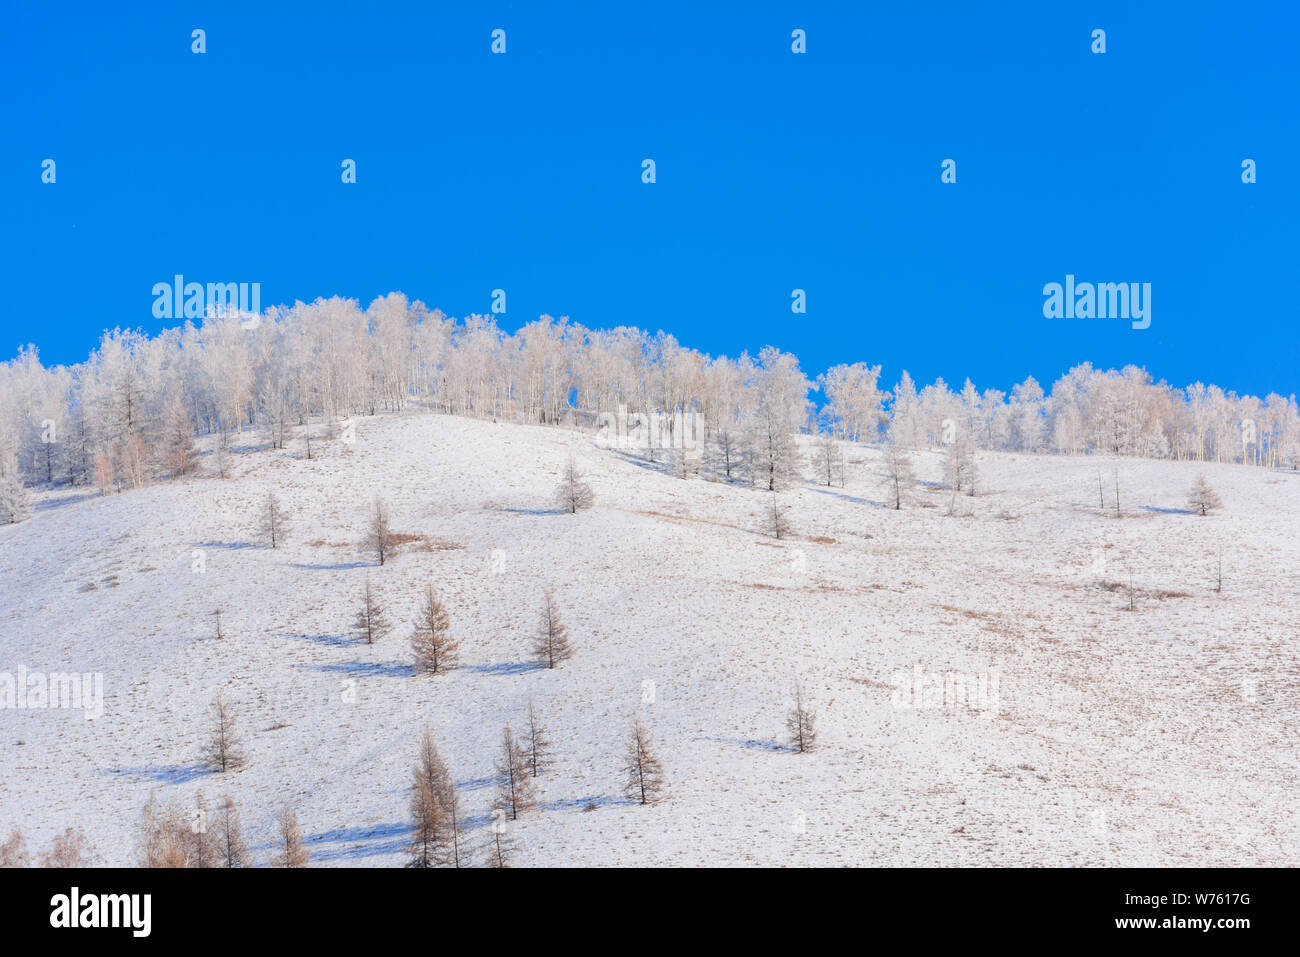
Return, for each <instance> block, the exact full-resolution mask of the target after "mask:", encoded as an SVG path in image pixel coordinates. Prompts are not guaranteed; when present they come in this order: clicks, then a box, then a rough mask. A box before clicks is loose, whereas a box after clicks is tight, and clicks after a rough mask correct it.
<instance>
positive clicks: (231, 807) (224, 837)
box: [213, 797, 253, 867]
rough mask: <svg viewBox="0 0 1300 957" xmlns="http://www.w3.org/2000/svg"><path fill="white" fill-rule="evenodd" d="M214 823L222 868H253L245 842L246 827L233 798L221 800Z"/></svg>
mask: <svg viewBox="0 0 1300 957" xmlns="http://www.w3.org/2000/svg"><path fill="white" fill-rule="evenodd" d="M213 823H214V833H215V835H216V844H217V862H218V864H219V865H220V866H221V867H251V866H252V863H253V860H252V857H251V856H250V855H249V853H248V844H247V842H245V840H244V825H243V822H242V821H241V820H240V817H239V808H237V807H235V802H234V800H233V799H232V798H230V797H223V798H222V799H221V803H220V804H218V805H217V810H216V814H215V820H214V822H213Z"/></svg>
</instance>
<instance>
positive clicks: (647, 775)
mask: <svg viewBox="0 0 1300 957" xmlns="http://www.w3.org/2000/svg"><path fill="white" fill-rule="evenodd" d="M623 774H624V779H623V793H624V794H626V795H627V796H628V798H629V799H630V800H633V801H636V802H637V803H639V804H654V803H655V802H656V801H658V800H659V799H660V798H661V797H662V796H663V793H664V788H665V787H666V783H667V782H666V778H665V775H664V768H663V765H662V764H660V763H659V759H658V758H656V757H655V755H654V753H653V751H652V750H651V745H650V732H649V731H647V730H646V727H645V725H644V724H642V723H641V720H640V719H639V718H638V719H637V721H636V722H635V723H634V724H633V725H632V733H631V736H630V737H629V738H628V743H627V752H626V760H625V763H624V765H623Z"/></svg>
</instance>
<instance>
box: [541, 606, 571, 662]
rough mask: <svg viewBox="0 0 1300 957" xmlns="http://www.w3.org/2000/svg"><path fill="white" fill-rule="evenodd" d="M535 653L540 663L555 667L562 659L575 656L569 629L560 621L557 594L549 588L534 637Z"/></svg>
mask: <svg viewBox="0 0 1300 957" xmlns="http://www.w3.org/2000/svg"><path fill="white" fill-rule="evenodd" d="M533 654H534V655H535V656H536V658H537V661H538V663H539V664H541V665H542V666H544V667H546V668H554V667H555V666H556V665H558V664H559V663H560V662H561V661H566V660H567V659H569V658H572V657H573V644H572V642H570V641H569V629H568V627H567V626H565V624H564V622H562V621H560V610H559V608H558V607H557V606H556V604H555V595H554V594H553V593H552V592H551V591H550V590H549V589H547V591H546V593H545V594H544V595H543V597H542V613H541V615H540V616H539V617H538V620H537V633H536V635H535V636H534V638H533Z"/></svg>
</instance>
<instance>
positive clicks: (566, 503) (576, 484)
mask: <svg viewBox="0 0 1300 957" xmlns="http://www.w3.org/2000/svg"><path fill="white" fill-rule="evenodd" d="M555 502H556V504H557V505H558V506H559V507H560V508H561V509H562V510H563V511H566V512H569V513H570V514H575V515H576V514H577V513H578V511H579V510H580V509H584V508H591V506H592V504H593V503H594V502H595V495H594V494H593V493H592V491H591V486H590V485H588V484H587V483H586V482H584V481H583V480H582V473H581V472H579V471H578V466H577V464H576V463H575V462H574V461H573V456H569V458H568V460H567V461H566V462H565V463H564V469H563V470H562V471H561V473H560V487H559V488H558V489H556V492H555Z"/></svg>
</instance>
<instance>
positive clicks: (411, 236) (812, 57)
mask: <svg viewBox="0 0 1300 957" xmlns="http://www.w3.org/2000/svg"><path fill="white" fill-rule="evenodd" d="M602 6H603V7H607V8H606V9H602ZM602 6H597V5H596V4H591V3H584V4H576V3H545V2H539V3H518V4H499V3H498V4H494V3H456V4H446V3H441V2H439V3H434V2H419V3H384V2H350V3H346V4H340V3H334V2H328V0H326V2H319V0H318V2H312V3H302V4H289V3H266V2H259V3H231V2H220V3H216V2H214V3H199V4H187V3H180V2H159V3H103V2H98V0H97V2H93V3H92V2H83V3H58V2H45V3H24V4H12V5H10V6H9V7H8V8H7V9H6V13H5V29H4V32H3V36H2V37H0V101H2V103H3V107H2V113H0V115H2V122H3V133H2V134H0V137H2V141H3V144H4V145H3V149H2V150H0V217H2V219H0V262H2V263H3V270H4V272H3V276H4V280H5V289H4V307H3V310H2V311H0V347H2V348H3V354H4V355H5V356H10V355H12V354H13V350H14V349H16V347H17V346H18V345H19V344H20V343H24V342H28V341H31V342H35V343H36V344H37V345H38V346H39V347H40V349H41V352H42V355H43V357H44V358H45V360H46V361H47V362H50V363H53V362H71V361H78V360H80V359H82V358H84V357H85V354H86V353H87V351H88V350H89V349H90V347H91V346H92V345H93V344H94V342H95V340H96V339H97V337H98V335H99V333H100V331H101V330H102V329H104V328H105V327H112V326H115V325H122V326H139V327H142V328H145V329H147V330H150V331H156V330H157V329H158V328H159V327H160V326H162V325H165V324H168V323H164V322H161V321H159V320H155V319H154V318H153V316H152V313H151V306H152V302H153V298H152V295H151V292H150V290H151V288H152V286H153V284H154V283H156V282H159V281H165V280H170V278H171V277H172V276H173V275H174V274H175V273H183V274H184V275H185V276H186V278H187V279H189V280H197V281H201V282H209V281H212V282H217V281H221V282H224V281H246V282H252V281H257V282H260V283H261V284H262V303H263V305H264V306H265V305H269V304H272V303H278V302H292V301H293V300H295V299H305V300H310V299H314V298H315V297H317V296H329V295H333V294H340V295H343V296H350V297H356V298H358V299H360V300H361V301H362V304H363V305H364V304H366V303H368V302H369V301H370V300H371V299H372V298H374V297H375V296H376V295H379V294H382V293H385V292H388V291H391V290H394V289H400V290H402V291H404V292H406V293H407V294H408V295H410V296H411V297H412V298H420V299H423V300H424V301H425V302H426V303H427V304H429V305H430V306H431V307H432V306H437V307H441V308H442V309H443V310H444V311H446V312H448V313H450V314H452V315H464V314H466V313H468V312H472V311H478V312H486V311H488V308H489V304H490V298H489V297H490V294H491V291H492V290H493V289H494V288H497V287H501V288H504V289H505V290H506V292H507V295H508V307H509V308H508V313H507V314H506V316H505V317H503V318H502V320H501V321H502V325H503V326H505V327H506V328H507V329H511V330H513V329H514V328H517V327H518V326H519V325H522V324H523V323H525V322H527V321H530V320H532V319H535V318H536V317H537V316H538V315H539V314H541V313H544V312H545V313H550V314H552V315H555V316H560V315H568V316H570V317H571V318H572V319H573V320H575V321H577V322H581V323H584V324H586V325H589V326H594V327H612V326H615V325H622V324H631V325H639V326H643V327H645V328H648V329H650V330H652V331H653V330H656V329H660V328H662V329H664V330H666V331H669V332H671V333H673V334H674V335H676V336H677V337H678V339H679V340H681V341H682V342H683V343H685V344H688V345H691V346H694V347H696V348H699V349H702V350H705V351H708V352H710V353H713V354H715V355H716V354H719V353H725V354H728V355H736V354H738V353H739V352H740V351H741V350H742V349H746V348H748V349H750V350H751V351H756V350H757V349H758V348H760V347H761V346H763V345H765V344H769V343H770V344H773V345H776V346H779V347H781V348H783V349H787V350H790V351H792V352H795V353H796V354H797V355H799V357H800V359H801V360H802V363H803V366H804V368H805V370H807V371H809V372H810V373H812V374H815V373H816V372H819V371H821V370H822V369H824V368H825V367H826V366H827V365H830V364H833V363H836V362H853V361H859V360H865V361H869V362H872V363H877V362H878V363H881V364H883V365H884V366H885V379H886V380H887V382H888V383H889V384H892V383H893V382H894V381H895V380H896V378H897V376H898V373H899V371H900V370H901V369H902V368H904V367H906V368H907V369H908V370H910V371H911V373H912V374H913V376H914V377H916V378H918V379H920V380H923V381H929V380H932V379H934V378H935V377H936V376H943V377H944V378H946V379H948V380H949V381H950V382H953V383H954V384H955V385H958V386H959V385H960V383H961V381H962V379H963V377H965V376H967V375H969V376H970V377H972V378H973V379H974V380H975V382H976V383H977V384H978V385H979V386H981V387H990V386H991V387H997V388H1003V389H1006V388H1009V386H1010V385H1011V384H1012V383H1013V382H1015V381H1019V380H1020V379H1023V378H1024V376H1025V375H1027V374H1033V375H1035V376H1037V377H1038V378H1040V379H1043V380H1051V379H1054V378H1055V377H1056V376H1057V375H1059V374H1060V373H1062V372H1064V371H1065V370H1066V369H1067V368H1068V367H1069V366H1071V365H1073V364H1075V363H1078V362H1081V361H1084V360H1091V361H1092V362H1093V363H1095V364H1098V365H1108V366H1109V365H1119V364H1123V363H1127V362H1134V363H1138V364H1142V365H1145V366H1146V367H1147V368H1148V369H1149V370H1150V371H1151V372H1152V373H1153V374H1154V375H1155V376H1156V377H1157V378H1166V379H1168V380H1169V381H1170V382H1172V383H1174V384H1179V385H1181V384H1185V383H1187V382H1189V381H1192V380H1194V379H1201V380H1205V381H1213V382H1216V383H1219V384H1221V385H1223V386H1224V387H1225V388H1232V389H1236V390H1238V391H1239V392H1255V393H1260V394H1262V393H1266V392H1268V391H1270V390H1276V391H1279V392H1282V393H1284V394H1289V393H1291V392H1294V391H1297V390H1300V361H1298V357H1300V322H1298V320H1300V315H1298V314H1297V313H1298V307H1297V303H1298V302H1300V261H1298V257H1297V251H1298V248H1297V247H1298V244H1297V241H1296V237H1297V230H1298V229H1300V217H1298V215H1297V214H1298V213H1300V186H1298V185H1297V183H1298V178H1297V170H1296V162H1297V158H1298V157H1300V111H1298V110H1297V95H1298V94H1300V66H1298V63H1300V54H1298V53H1297V50H1298V49H1300V37H1298V35H1297V26H1300V13H1298V12H1297V5H1296V4H1294V3H1280V2H1279V3H1276V4H1252V3H1232V4H1228V3H1222V4H1217V5H1213V6H1211V5H1202V4H1197V3H1185V2H1180V3H1161V4H1148V3H1133V2H1119V3H1090V4H1084V3H1077V4H1076V3H996V4H995V3H987V4H976V3H969V4H966V3H947V4H938V3H930V4H926V3H917V2H893V3H871V4H865V3H847V2H846V3H837V4H829V3H817V4H788V3H787V4H774V3H761V2H745V3H728V4H725V5H723V4H716V3H715V4H705V5H700V4H696V3H674V4H654V3H637V4H619V5H612V4H611V5H602ZM497 27H500V28H503V29H505V30H506V31H507V53H506V54H505V55H504V56H497V55H492V54H491V53H490V51H489V46H490V33H491V31H492V30H493V29H494V28H497ZM194 28H202V29H204V30H206V31H207V52H206V53H205V54H203V55H196V54H193V53H191V52H190V45H191V39H190V32H191V30H193V29H194ZM794 28H802V29H804V30H806V31H807V37H808V52H807V53H806V54H805V55H795V54H793V53H791V51H790V42H791V41H790V32H791V30H793V29H794ZM1095 28H1102V29H1104V30H1105V31H1106V36H1107V52H1106V53H1105V54H1104V55H1096V54H1093V53H1092V52H1091V51H1090V45H1091V38H1090V34H1091V31H1092V30H1093V29H1095ZM47 157H48V158H53V159H54V160H55V161H56V163H57V182H56V183H55V184H54V185H45V184H42V183H41V181H40V174H41V161H42V160H43V159H45V158H47ZM647 157H650V158H653V159H655V161H656V163H657V173H658V182H657V183H655V184H654V185H644V184H643V183H642V182H641V161H642V159H644V158H647ZM1247 157H1249V158H1252V159H1254V160H1256V161H1257V163H1258V180H1259V181H1258V182H1257V183H1256V184H1253V185H1244V184H1243V183H1242V182H1241V162H1242V160H1243V159H1245V158H1247ZM344 158H352V159H355V160H356V161H357V164H358V182H357V183H356V184H355V185H345V184H343V183H342V182H341V181H340V172H341V171H340V163H341V162H342V160H343V159H344ZM945 158H953V159H955V160H956V161H957V164H958V166H957V179H958V181H957V183H956V184H955V185H944V184H941V183H940V178H939V174H940V163H941V161H942V160H944V159H945ZM1066 273H1073V274H1075V275H1076V276H1077V277H1078V278H1079V279H1080V280H1093V281H1107V282H1110V281H1114V282H1119V281H1135V282H1150V283H1151V284H1152V307H1153V309H1152V318H1153V321H1152V325H1151V328H1150V329H1147V330H1145V331H1135V330H1132V329H1131V328H1129V325H1128V323H1125V322H1123V321H1118V320H1109V321H1107V320H1048V319H1044V318H1043V315H1042V303H1043V295H1042V287H1043V285H1044V283H1047V282H1052V281H1056V282H1062V281H1063V280H1064V277H1065V274H1066ZM796 287H800V288H803V289H805V290H807V295H808V312H807V315H806V316H802V317H796V316H793V315H792V314H791V312H790V293H791V290H792V289H794V288H796Z"/></svg>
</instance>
